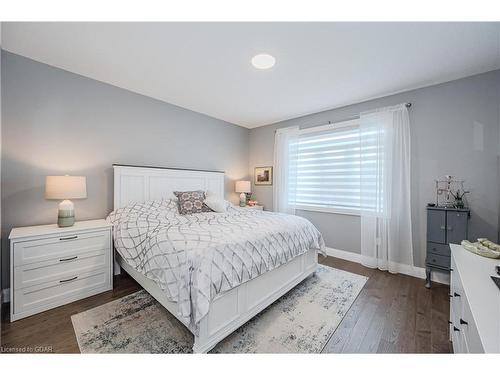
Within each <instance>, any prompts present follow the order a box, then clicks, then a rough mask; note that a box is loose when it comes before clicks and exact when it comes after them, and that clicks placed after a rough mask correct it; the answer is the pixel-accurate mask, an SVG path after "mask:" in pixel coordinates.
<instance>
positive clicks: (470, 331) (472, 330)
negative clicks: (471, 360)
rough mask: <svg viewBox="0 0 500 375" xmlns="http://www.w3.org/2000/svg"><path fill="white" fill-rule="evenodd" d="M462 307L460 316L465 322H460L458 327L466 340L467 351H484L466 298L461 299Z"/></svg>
mask: <svg viewBox="0 0 500 375" xmlns="http://www.w3.org/2000/svg"><path fill="white" fill-rule="evenodd" d="M462 309H463V310H462V316H461V318H462V320H463V322H466V323H467V324H461V327H460V329H461V330H462V332H463V334H464V337H465V341H466V342H467V348H468V351H469V353H484V349H483V344H482V343H481V338H480V337H479V332H478V331H477V327H476V324H475V322H474V319H473V317H472V312H471V310H470V307H469V303H468V302H467V299H463V303H462Z"/></svg>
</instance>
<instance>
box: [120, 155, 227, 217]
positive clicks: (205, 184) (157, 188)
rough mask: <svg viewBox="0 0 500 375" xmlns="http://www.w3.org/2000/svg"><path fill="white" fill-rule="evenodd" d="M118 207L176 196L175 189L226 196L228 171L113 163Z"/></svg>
mask: <svg viewBox="0 0 500 375" xmlns="http://www.w3.org/2000/svg"><path fill="white" fill-rule="evenodd" d="M113 174H114V205H113V207H114V208H113V209H114V210H116V209H118V208H120V207H124V206H126V205H127V204H130V203H133V202H146V201H149V200H154V199H160V198H174V194H173V192H174V191H189V190H203V191H205V192H208V193H209V194H210V195H214V196H216V197H218V198H222V199H224V172H208V171H197V170H188V169H174V168H156V167H135V166H128V165H116V164H115V165H113Z"/></svg>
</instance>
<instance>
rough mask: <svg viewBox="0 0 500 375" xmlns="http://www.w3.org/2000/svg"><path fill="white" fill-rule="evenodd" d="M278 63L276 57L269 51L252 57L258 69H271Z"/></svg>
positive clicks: (253, 63)
mask: <svg viewBox="0 0 500 375" xmlns="http://www.w3.org/2000/svg"><path fill="white" fill-rule="evenodd" d="M274 64H276V59H275V58H274V56H271V55H269V54H267V53H260V54H258V55H255V56H254V57H252V65H253V66H254V67H255V68H256V69H270V68H272V67H273V66H274Z"/></svg>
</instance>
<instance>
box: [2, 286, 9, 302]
mask: <svg viewBox="0 0 500 375" xmlns="http://www.w3.org/2000/svg"><path fill="white" fill-rule="evenodd" d="M7 302H10V288H6V289H2V303H7Z"/></svg>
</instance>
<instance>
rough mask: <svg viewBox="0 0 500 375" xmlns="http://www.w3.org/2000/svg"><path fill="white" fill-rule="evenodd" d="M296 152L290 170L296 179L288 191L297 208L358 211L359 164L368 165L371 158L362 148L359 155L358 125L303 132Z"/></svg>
mask: <svg viewBox="0 0 500 375" xmlns="http://www.w3.org/2000/svg"><path fill="white" fill-rule="evenodd" d="M325 128H326V129H325ZM320 129H321V130H320ZM323 129H325V130H323ZM297 153H298V157H297V159H296V163H292V164H291V167H290V168H291V169H292V170H293V172H291V173H296V176H297V178H296V179H295V181H296V182H295V184H293V186H292V189H290V191H291V192H292V194H294V195H295V205H296V207H297V208H298V209H300V208H304V209H307V208H309V209H316V210H325V211H346V212H347V211H357V212H359V210H360V208H361V202H360V167H361V164H360V163H361V162H362V160H363V162H368V163H369V162H370V160H368V159H370V158H372V157H373V155H369V154H366V150H365V149H364V153H365V154H364V155H363V157H362V156H361V153H360V129H359V126H358V124H352V122H349V124H348V125H344V126H342V125H341V126H338V124H337V126H325V127H320V128H318V130H314V129H305V130H303V131H301V134H300V135H299V141H298V145H297ZM367 182H368V181H367ZM291 200H292V201H293V197H292V198H291ZM366 203H367V202H365V204H366Z"/></svg>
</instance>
